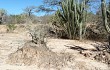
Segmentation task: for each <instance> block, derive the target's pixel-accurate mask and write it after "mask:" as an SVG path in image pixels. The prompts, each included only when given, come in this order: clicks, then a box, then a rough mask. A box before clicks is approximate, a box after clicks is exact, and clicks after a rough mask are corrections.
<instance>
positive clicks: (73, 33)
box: [56, 0, 86, 40]
mask: <svg viewBox="0 0 110 70" xmlns="http://www.w3.org/2000/svg"><path fill="white" fill-rule="evenodd" d="M56 15H57V17H58V18H59V19H60V25H61V26H62V27H64V30H65V33H66V34H67V36H68V38H70V39H75V38H76V37H77V38H79V39H80V40H81V39H82V38H83V34H84V31H85V30H84V25H85V23H84V22H85V19H86V18H85V17H86V16H85V0H84V1H82V2H80V1H79V0H78V1H77V0H64V1H63V2H62V3H61V9H60V10H58V11H57V12H56Z"/></svg>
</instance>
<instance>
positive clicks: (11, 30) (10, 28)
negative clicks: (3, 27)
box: [7, 24, 17, 32]
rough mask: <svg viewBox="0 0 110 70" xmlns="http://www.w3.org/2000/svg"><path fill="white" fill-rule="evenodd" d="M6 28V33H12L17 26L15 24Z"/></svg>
mask: <svg viewBox="0 0 110 70" xmlns="http://www.w3.org/2000/svg"><path fill="white" fill-rule="evenodd" d="M7 27H8V29H7V32H13V31H14V30H15V29H16V27H17V26H16V25H15V24H7Z"/></svg>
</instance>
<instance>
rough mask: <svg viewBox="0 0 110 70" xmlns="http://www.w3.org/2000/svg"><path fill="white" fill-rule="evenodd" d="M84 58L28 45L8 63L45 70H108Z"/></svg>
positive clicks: (10, 57) (11, 57)
mask: <svg viewBox="0 0 110 70" xmlns="http://www.w3.org/2000/svg"><path fill="white" fill-rule="evenodd" d="M82 57H83V56H82ZM82 57H81V58H79V57H77V56H74V55H72V54H70V53H59V54H58V53H55V52H52V51H50V50H48V49H45V47H44V46H42V45H40V46H39V45H36V44H33V43H26V44H25V45H24V47H23V48H21V49H18V50H17V51H16V52H15V53H12V54H10V55H9V59H8V60H7V63H8V64H17V65H36V66H37V67H40V68H44V69H43V70H108V68H107V66H106V65H104V64H103V63H98V62H95V61H93V60H90V59H86V58H82ZM97 65H98V66H97ZM52 68H53V69H52Z"/></svg>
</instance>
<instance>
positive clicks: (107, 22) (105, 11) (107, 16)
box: [101, 0, 110, 48]
mask: <svg viewBox="0 0 110 70" xmlns="http://www.w3.org/2000/svg"><path fill="white" fill-rule="evenodd" d="M101 9H102V18H103V21H104V27H105V30H106V32H107V34H108V41H109V48H110V2H109V5H108V7H107V6H106V1H105V0H101Z"/></svg>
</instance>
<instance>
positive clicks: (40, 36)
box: [28, 24, 54, 44]
mask: <svg viewBox="0 0 110 70" xmlns="http://www.w3.org/2000/svg"><path fill="white" fill-rule="evenodd" d="M28 29H29V33H30V35H31V37H32V42H34V43H36V44H38V43H40V44H44V43H45V38H46V37H49V36H51V34H52V33H53V34H54V32H53V31H54V30H53V28H52V26H49V25H43V24H39V25H37V26H35V27H30V28H28Z"/></svg>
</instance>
